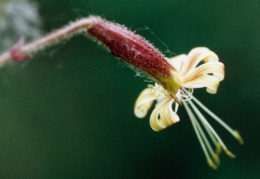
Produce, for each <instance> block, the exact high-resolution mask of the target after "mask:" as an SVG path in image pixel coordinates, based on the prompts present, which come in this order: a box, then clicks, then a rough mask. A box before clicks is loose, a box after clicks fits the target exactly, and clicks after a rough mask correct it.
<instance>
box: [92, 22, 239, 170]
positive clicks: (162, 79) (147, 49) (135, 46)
mask: <svg viewBox="0 0 260 179" xmlns="http://www.w3.org/2000/svg"><path fill="white" fill-rule="evenodd" d="M90 18H91V20H92V23H91V25H89V26H88V29H87V33H88V34H90V35H91V36H92V37H94V38H96V39H97V41H99V42H101V43H103V44H104V45H105V46H106V47H108V49H109V50H110V51H111V53H112V54H113V55H114V56H116V57H118V58H120V59H122V60H124V61H126V62H128V63H129V64H131V65H133V66H134V67H136V68H138V69H141V70H142V71H143V72H145V73H146V74H147V75H148V76H150V77H151V78H152V79H153V80H154V81H155V84H154V85H148V87H147V88H146V89H144V90H143V91H142V92H141V93H140V95H139V97H138V98H137V100H136V103H135V106H134V113H135V115H136V116H137V117H138V118H143V117H145V116H146V115H147V113H148V111H149V109H150V108H151V106H152V104H153V102H154V101H156V105H155V108H154V109H153V111H152V114H151V116H150V125H151V128H152V129H153V130H154V131H160V130H163V129H165V128H167V127H169V126H171V125H173V124H174V123H176V122H178V121H179V120H180V119H179V116H178V115H177V111H178V108H179V106H180V105H181V104H183V106H184V107H185V109H186V111H187V113H188V116H189V118H190V120H191V123H192V126H193V128H194V130H195V133H196V135H197V138H198V140H199V142H200V145H201V147H202V149H203V152H204V154H205V156H206V161H207V163H208V164H209V166H210V167H212V168H213V169H217V167H218V166H219V164H220V161H219V157H218V156H219V154H220V152H221V150H222V149H223V150H224V152H225V153H226V154H227V155H228V156H230V157H232V158H234V157H235V155H234V154H232V153H231V152H230V151H229V150H228V149H227V147H226V145H225V144H224V142H223V141H222V139H221V138H220V137H219V135H218V134H217V132H216V131H215V130H214V129H213V128H212V126H211V125H210V124H209V122H208V121H207V120H206V118H205V117H204V116H203V114H202V113H201V112H200V111H199V108H201V109H202V110H204V111H205V112H206V113H207V114H208V115H209V116H210V117H211V118H212V119H214V120H215V121H217V122H218V123H219V124H220V125H222V126H223V127H224V128H225V129H226V130H227V131H228V132H230V133H231V134H232V135H233V136H234V137H235V138H236V139H237V140H238V141H239V143H241V144H243V140H242V138H241V136H240V134H239V132H238V131H237V130H233V129H231V128H230V127H229V126H228V125H227V124H226V123H225V122H224V121H223V120H221V119H220V118H219V117H218V116H216V115H215V114H214V113H213V112H211V111H210V110H209V109H208V108H207V107H206V106H204V105H203V104H202V103H201V102H200V101H199V100H198V99H197V98H195V97H194V96H193V94H192V93H193V90H194V89H195V88H203V87H205V88H206V91H207V92H208V93H211V94H215V93H216V92H217V89H218V86H219V82H220V81H222V80H223V79H224V73H225V70H224V64H223V63H221V62H219V59H218V56H217V55H216V54H215V53H214V52H212V51H211V50H209V49H208V48H205V47H197V48H194V49H192V50H191V51H190V52H189V54H188V55H185V54H182V55H179V56H176V57H173V58H166V57H164V56H163V55H162V54H161V53H160V52H159V51H158V50H157V49H156V48H154V47H153V46H152V45H151V44H150V43H148V42H147V41H146V40H144V39H143V38H142V37H140V36H139V35H136V34H135V33H133V32H131V31H130V30H128V29H126V28H125V27H123V26H121V25H118V24H114V23H111V22H107V21H105V20H103V19H101V18H99V17H90ZM197 106H198V107H199V108H198V107H197ZM210 140H211V142H210ZM212 144H214V146H215V148H216V149H215V150H213V147H212Z"/></svg>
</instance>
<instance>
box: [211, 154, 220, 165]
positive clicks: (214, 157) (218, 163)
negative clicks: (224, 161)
mask: <svg viewBox="0 0 260 179" xmlns="http://www.w3.org/2000/svg"><path fill="white" fill-rule="evenodd" d="M212 158H213V160H214V162H215V164H216V165H217V166H219V165H220V160H219V157H218V155H217V154H213V155H212Z"/></svg>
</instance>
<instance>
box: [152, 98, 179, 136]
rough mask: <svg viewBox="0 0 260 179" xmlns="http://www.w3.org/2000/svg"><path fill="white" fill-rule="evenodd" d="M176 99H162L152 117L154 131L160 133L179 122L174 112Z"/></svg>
mask: <svg viewBox="0 0 260 179" xmlns="http://www.w3.org/2000/svg"><path fill="white" fill-rule="evenodd" d="M173 102H174V99H172V98H171V97H165V98H162V99H161V100H160V101H159V102H158V103H157V104H156V107H155V109H154V110H153V112H152V114H151V117H150V125H151V128H152V129H153V130H154V131H160V130H162V129H165V128H166V127H169V126H171V125H173V124H174V123H176V122H178V121H179V120H180V119H179V116H178V115H177V114H176V113H175V112H174V111H173V110H172V104H173Z"/></svg>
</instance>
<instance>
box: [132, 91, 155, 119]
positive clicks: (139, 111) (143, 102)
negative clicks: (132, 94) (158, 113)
mask: <svg viewBox="0 0 260 179" xmlns="http://www.w3.org/2000/svg"><path fill="white" fill-rule="evenodd" d="M152 90H153V89H152V88H146V89H144V90H143V91H142V92H141V93H140V95H139V96H138V98H137V100H136V102H135V106H134V113H135V115H136V117H138V118H143V117H145V116H146V114H147V112H148V111H149V109H150V108H151V106H152V104H153V101H154V100H156V99H157V98H158V96H157V95H155V94H154V93H153V92H152Z"/></svg>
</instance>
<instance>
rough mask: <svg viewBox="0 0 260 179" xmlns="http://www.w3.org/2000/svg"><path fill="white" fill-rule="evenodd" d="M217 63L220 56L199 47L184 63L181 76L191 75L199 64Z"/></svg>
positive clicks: (191, 52)
mask: <svg viewBox="0 0 260 179" xmlns="http://www.w3.org/2000/svg"><path fill="white" fill-rule="evenodd" d="M201 61H204V62H217V61H218V56H217V55H216V54H215V53H214V52H212V51H210V50H209V49H208V48H205V47H197V48H194V49H192V50H191V51H190V53H189V54H188V57H187V59H186V60H185V61H184V62H183V67H182V69H181V75H183V76H184V75H186V74H188V73H190V72H191V71H192V70H193V69H194V68H195V67H196V66H197V65H198V64H199V62H201Z"/></svg>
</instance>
